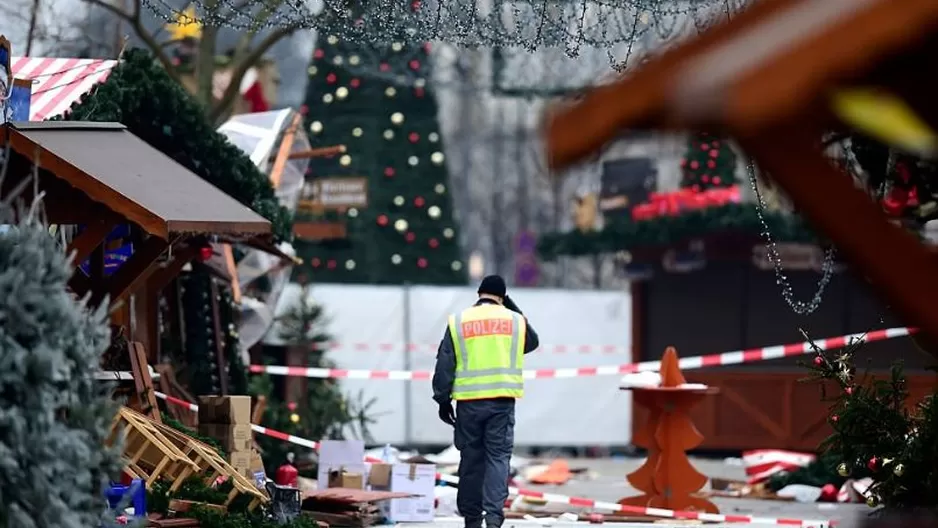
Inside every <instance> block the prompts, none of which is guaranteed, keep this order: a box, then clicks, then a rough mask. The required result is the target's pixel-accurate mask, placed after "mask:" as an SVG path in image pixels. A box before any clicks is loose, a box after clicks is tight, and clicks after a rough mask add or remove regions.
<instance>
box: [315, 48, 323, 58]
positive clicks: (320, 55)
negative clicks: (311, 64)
mask: <svg viewBox="0 0 938 528" xmlns="http://www.w3.org/2000/svg"><path fill="white" fill-rule="evenodd" d="M325 56H326V52H325V51H323V50H322V49H317V50H316V51H314V52H313V58H314V59H321V58H323V57H325Z"/></svg>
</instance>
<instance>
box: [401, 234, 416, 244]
mask: <svg viewBox="0 0 938 528" xmlns="http://www.w3.org/2000/svg"><path fill="white" fill-rule="evenodd" d="M404 240H406V241H408V242H413V241H414V240H417V235H415V234H414V233H413V232H409V233H407V234H406V235H404Z"/></svg>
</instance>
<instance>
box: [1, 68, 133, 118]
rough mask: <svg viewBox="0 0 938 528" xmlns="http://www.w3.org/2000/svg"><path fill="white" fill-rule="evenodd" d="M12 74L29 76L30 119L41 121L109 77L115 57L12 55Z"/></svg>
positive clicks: (20, 76) (55, 113)
mask: <svg viewBox="0 0 938 528" xmlns="http://www.w3.org/2000/svg"><path fill="white" fill-rule="evenodd" d="M11 62H12V66H13V77H14V78H17V79H29V80H31V81H32V82H33V84H32V96H31V97H30V100H29V120H30V121H42V120H44V119H48V118H50V117H55V116H57V115H59V114H62V113H64V112H65V111H66V110H68V108H69V107H70V106H71V105H72V103H74V102H75V101H77V100H79V99H80V98H81V96H82V95H84V94H86V93H88V91H89V90H91V87H92V86H94V85H95V84H97V83H99V82H103V81H104V80H105V79H107V76H108V74H110V73H111V68H113V67H114V66H115V65H116V64H117V61H116V60H103V59H54V58H46V57H13V59H12V61H11Z"/></svg>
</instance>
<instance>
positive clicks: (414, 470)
mask: <svg viewBox="0 0 938 528" xmlns="http://www.w3.org/2000/svg"><path fill="white" fill-rule="evenodd" d="M368 485H369V486H370V487H371V489H373V490H377V491H393V492H398V493H412V494H414V495H417V497H409V498H406V499H391V500H389V501H382V502H381V503H380V504H379V507H380V508H381V511H382V513H383V514H384V516H385V517H386V518H387V519H388V520H389V521H391V522H432V521H433V513H434V506H435V496H434V488H435V487H436V466H435V465H433V464H372V466H371V471H370V472H369V474H368Z"/></svg>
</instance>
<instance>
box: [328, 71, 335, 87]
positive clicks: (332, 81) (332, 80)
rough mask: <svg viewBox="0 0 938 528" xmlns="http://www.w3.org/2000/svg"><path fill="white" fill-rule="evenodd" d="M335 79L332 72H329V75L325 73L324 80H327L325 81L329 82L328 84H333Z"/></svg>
mask: <svg viewBox="0 0 938 528" xmlns="http://www.w3.org/2000/svg"><path fill="white" fill-rule="evenodd" d="M335 81H336V76H335V74H334V73H330V74H329V75H326V82H327V83H329V84H335Z"/></svg>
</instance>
